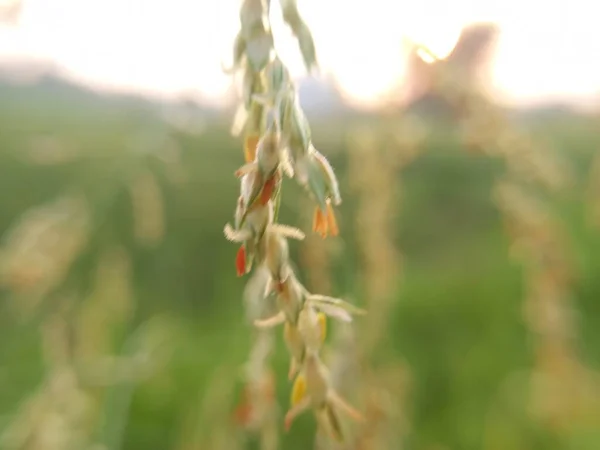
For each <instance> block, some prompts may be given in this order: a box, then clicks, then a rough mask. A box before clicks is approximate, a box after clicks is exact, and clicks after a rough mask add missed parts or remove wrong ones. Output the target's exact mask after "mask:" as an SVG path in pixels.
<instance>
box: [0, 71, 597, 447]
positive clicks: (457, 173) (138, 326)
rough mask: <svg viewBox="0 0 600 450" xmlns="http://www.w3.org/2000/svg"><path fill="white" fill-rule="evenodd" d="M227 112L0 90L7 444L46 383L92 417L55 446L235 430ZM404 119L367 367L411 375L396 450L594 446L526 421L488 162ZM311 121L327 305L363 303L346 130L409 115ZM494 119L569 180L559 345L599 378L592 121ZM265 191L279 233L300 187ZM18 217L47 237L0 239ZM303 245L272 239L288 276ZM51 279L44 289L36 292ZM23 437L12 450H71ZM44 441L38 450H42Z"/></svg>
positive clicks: (440, 123) (511, 297)
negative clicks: (386, 366) (413, 138)
mask: <svg viewBox="0 0 600 450" xmlns="http://www.w3.org/2000/svg"><path fill="white" fill-rule="evenodd" d="M232 114H233V112H232V111H225V112H214V111H207V110H202V109H199V107H197V106H194V105H191V104H185V103H182V104H179V105H174V104H160V105H157V104H154V103H150V102H147V101H145V100H141V99H137V98H133V97H117V96H108V95H99V94H95V93H93V92H91V91H87V90H84V89H80V88H78V87H74V86H71V85H68V84H66V83H63V82H60V81H57V80H54V79H50V78H49V79H43V80H42V81H40V82H39V83H37V84H34V85H26V86H15V85H2V86H0V161H1V162H0V185H1V189H0V196H1V197H0V198H1V201H0V233H1V235H2V236H3V237H4V241H3V247H2V248H3V250H2V251H3V253H2V264H3V265H2V268H3V269H2V270H3V271H2V276H3V279H2V280H3V285H2V290H1V291H0V292H1V296H2V314H1V315H0V321H1V325H0V333H1V337H0V355H1V356H0V380H1V382H0V386H1V388H0V430H1V431H2V432H3V433H4V436H5V439H9V438H7V437H6V436H7V433H8V434H10V433H12V436H16V435H19V433H21V435H23V436H25V435H26V434H27V433H26V431H23V430H25V429H27V425H24V424H26V423H28V422H29V423H30V424H31V423H35V424H40V423H41V421H42V418H41V417H42V415H43V414H42V413H39V414H38V415H35V414H36V413H34V412H32V411H29V412H28V413H27V414H26V417H28V418H29V419H28V420H24V422H23V423H21V425H19V426H16V425H15V421H16V417H17V416H18V414H23V411H24V408H26V405H27V404H28V403H27V402H29V401H30V400H31V399H32V398H34V397H35V396H36V395H38V392H40V389H41V388H40V387H41V386H47V385H49V386H52V387H53V389H54V390H52V389H50V390H49V391H48V392H50V393H51V394H48V395H55V397H51V398H53V399H54V400H51V401H50V403H52V405H53V406H54V407H55V408H58V407H59V405H58V403H59V402H61V401H63V402H65V405H66V406H64V408H65V409H67V410H68V409H73V408H74V406H73V403H67V399H68V398H70V397H69V395H70V394H68V392H67V391H68V386H72V387H73V389H75V387H74V386H80V387H83V388H84V391H85V392H86V394H85V401H84V402H83V404H88V403H89V404H94V405H97V406H99V408H98V410H97V412H95V413H93V414H91V415H90V419H89V420H88V419H84V412H83V411H87V410H85V409H75V410H74V412H73V414H74V415H76V416H77V417H75V418H72V420H74V421H75V422H73V421H71V422H69V421H65V422H64V424H66V425H64V426H63V428H62V430H63V431H62V432H63V433H67V434H68V433H74V432H75V430H76V429H79V428H81V429H85V430H87V431H86V433H87V435H90V436H94V440H95V441H96V442H97V443H100V444H103V445H105V448H108V449H111V450H112V449H118V448H120V449H127V450H138V449H140V450H141V449H144V450H148V449H182V450H183V449H196V448H197V449H204V448H209V446H208V445H207V444H204V445H203V444H202V442H206V441H203V440H202V439H204V438H203V437H202V436H205V435H207V434H210V433H211V432H214V430H215V429H216V428H217V427H218V426H219V425H218V423H220V422H219V421H221V422H223V421H225V422H228V423H229V422H231V421H232V420H233V419H232V414H233V413H232V412H233V410H234V408H235V405H236V404H237V402H238V401H239V397H240V392H241V389H242V383H241V377H240V373H241V366H242V364H243V362H244V361H245V359H246V358H247V355H248V352H249V348H250V342H249V339H248V336H249V334H250V328H249V326H248V325H247V324H246V321H245V319H244V314H245V313H244V309H243V305H242V300H241V299H242V291H243V288H244V283H243V282H242V281H241V280H239V279H237V278H236V276H235V268H234V258H235V251H236V248H235V247H234V246H232V245H231V244H229V243H228V242H227V241H226V240H225V239H224V238H223V232H222V230H223V225H224V224H225V223H226V222H228V221H230V220H231V218H232V214H233V205H234V204H235V203H234V202H235V199H236V197H237V190H238V184H237V182H236V181H235V179H234V177H233V171H234V170H235V169H236V168H237V167H238V166H239V165H240V162H241V161H242V152H241V148H240V143H239V142H238V141H237V140H236V139H234V138H232V137H231V136H230V134H229V125H230V121H231V117H232ZM407 114H408V113H407ZM417 114H418V115H417V116H416V118H414V117H413V119H414V120H418V123H419V125H420V126H425V129H426V137H425V140H424V143H423V149H422V151H421V152H420V154H419V156H417V157H416V158H415V160H414V161H413V162H412V163H410V164H408V165H407V166H406V167H405V168H403V170H402V177H401V178H402V181H401V185H399V186H401V188H400V187H398V192H395V193H394V196H393V198H394V201H395V202H398V205H399V208H398V211H399V212H398V214H397V215H395V216H394V217H393V218H392V220H393V222H392V223H393V224H394V236H393V241H392V242H390V245H392V244H393V245H396V246H397V247H398V248H399V249H400V251H401V253H402V271H401V272H402V273H401V274H400V273H398V276H397V277H396V280H395V281H396V282H397V296H396V298H395V299H394V302H393V310H392V312H391V313H390V314H389V316H388V317H387V320H388V328H387V330H386V335H385V336H384V338H383V340H382V342H381V343H380V344H379V348H378V351H377V358H379V359H381V360H382V361H385V360H398V359H399V360H401V361H403V364H404V365H405V366H406V367H407V368H408V371H409V373H410V388H409V389H408V394H407V399H406V401H405V402H404V404H403V405H402V408H403V409H405V415H406V416H407V418H408V424H409V429H408V432H407V433H406V437H405V442H406V448H411V449H431V450H433V449H439V450H441V449H464V450H470V449H473V450H475V449H482V448H486V449H487V448H489V449H496V448H498V449H500V448H502V449H544V450H552V449H573V450H575V449H577V450H582V449H590V450H591V449H597V448H598V446H600V427H599V426H598V424H600V417H596V419H598V420H597V421H595V425H592V426H585V427H582V428H580V429H575V430H572V431H571V432H570V433H568V434H566V435H565V434H561V435H560V436H558V435H557V434H555V433H553V431H552V430H551V429H550V430H549V429H547V428H544V427H541V426H539V424H537V423H536V422H535V421H534V420H532V419H531V417H530V414H529V404H528V400H527V396H528V394H527V392H528V391H529V389H530V384H529V383H530V380H529V379H528V378H527V376H526V374H527V373H528V371H529V370H530V369H531V367H532V364H533V360H534V356H533V347H532V339H531V335H530V332H529V331H528V329H527V327H526V326H525V324H524V321H523V308H524V307H523V304H524V303H523V299H524V297H525V290H524V286H523V277H522V270H521V268H520V267H519V266H518V265H517V264H515V263H514V262H513V261H512V260H511V259H510V257H509V253H510V240H509V238H508V236H507V235H506V233H505V229H504V226H503V222H502V219H501V215H500V213H499V211H498V210H497V208H496V206H495V205H494V203H493V202H492V185H493V183H494V181H495V180H496V179H498V178H499V177H500V176H501V175H502V174H503V173H504V168H503V164H502V162H501V161H499V160H496V159H494V158H490V157H488V156H485V155H483V154H480V153H470V152H468V151H465V148H464V145H462V144H461V141H460V139H459V136H458V134H457V132H456V128H455V127H454V126H453V125H452V123H451V122H448V121H447V120H444V119H440V118H431V117H428V116H427V115H423V114H420V113H417ZM308 118H309V121H310V122H311V126H312V128H313V134H314V141H315V143H316V145H317V146H318V147H319V149H321V150H322V151H323V153H324V154H326V155H327V156H328V157H329V158H330V160H331V162H332V165H333V166H334V167H335V168H336V170H337V173H338V174H339V178H340V183H341V186H342V194H343V196H344V203H343V204H342V206H341V208H340V217H339V222H340V228H341V237H339V238H337V244H339V247H340V248H339V249H338V250H339V251H337V252H335V253H334V254H333V256H332V258H333V260H332V262H331V264H330V267H331V273H330V276H331V279H332V287H331V290H332V292H331V294H332V295H339V296H346V295H348V296H350V297H351V298H353V299H355V300H356V301H357V303H359V304H364V303H365V300H364V299H361V298H360V295H361V294H360V292H361V289H362V287H361V286H360V282H359V280H360V256H359V249H358V248H357V244H356V242H357V236H356V233H357V228H356V223H355V216H356V210H357V200H356V195H353V194H352V193H350V190H349V185H350V183H351V182H352V180H350V179H349V177H350V172H349V171H348V164H349V162H348V158H349V153H350V151H351V150H350V148H349V147H351V144H352V142H351V136H352V135H351V134H349V131H351V130H355V129H356V127H357V125H362V126H364V127H366V129H367V130H371V131H372V132H373V133H377V130H378V129H382V128H384V127H390V128H392V129H393V128H394V127H395V124H396V123H399V122H400V121H402V120H405V119H406V117H404V116H403V114H402V113H400V112H398V113H391V114H387V115H386V116H385V117H384V118H383V117H379V116H377V115H376V114H373V115H369V116H363V115H358V114H350V113H348V114H345V115H343V116H337V117H336V118H335V119H328V118H322V117H311V114H310V113H309V117H308ZM511 120H513V121H514V124H515V126H519V127H524V128H526V129H528V130H529V131H531V132H532V135H533V136H534V137H535V138H536V139H540V140H542V141H543V142H547V143H551V144H552V149H553V150H555V151H556V153H557V154H558V155H559V156H560V158H562V159H563V160H564V161H565V162H566V163H567V164H568V167H567V166H565V170H567V169H568V170H570V171H572V172H573V174H574V176H573V177H572V179H573V182H572V183H571V184H570V185H569V187H568V189H566V190H565V191H564V192H561V193H560V194H557V195H554V196H552V198H551V209H552V211H553V212H554V213H555V214H556V216H557V217H558V218H559V219H560V221H561V223H562V225H563V226H564V227H565V228H566V230H567V232H568V233H567V234H568V244H569V251H570V257H571V258H572V262H573V265H574V273H575V276H574V281H573V284H572V291H571V295H572V302H573V308H574V310H575V314H576V324H577V331H578V333H579V337H578V339H577V341H576V342H577V344H576V347H575V349H576V351H577V352H578V353H579V355H578V358H579V359H580V360H581V361H583V362H584V364H586V365H587V366H588V367H589V368H591V369H593V370H600V303H599V302H598V299H599V298H600V277H599V276H598V275H599V274H600V229H599V228H598V227H594V226H593V223H592V222H591V221H590V220H588V219H589V217H590V211H591V206H590V203H589V201H588V200H589V198H588V195H587V192H588V189H589V183H590V173H591V172H590V168H591V167H592V162H593V159H594V157H595V155H596V153H597V151H598V148H600V133H598V119H597V118H594V117H591V116H583V115H577V114H575V113H572V112H568V111H551V112H546V113H544V114H542V113H539V112H536V113H535V114H533V113H532V114H530V115H526V114H521V115H515V116H514V117H513V118H512V119H511ZM382 124H385V125H382ZM409 130H410V128H409ZM375 150H376V149H373V151H374V152H375ZM288 186H289V187H288ZM284 190H285V192H284V200H283V205H282V222H283V223H290V224H298V223H302V218H301V217H300V215H301V213H302V209H301V208H298V205H300V204H301V198H302V193H301V192H299V191H298V189H296V187H295V186H293V183H288V184H286V185H285V187H284ZM596 201H598V200H597V199H596ZM40 208H41V209H40ZM61 214H62V215H61ZM25 220H29V222H31V223H39V224H42V223H46V222H48V224H46V226H45V228H44V226H43V225H40V226H39V228H41V229H43V230H46V231H45V232H44V231H40V230H38V231H37V232H36V233H37V234H36V233H34V232H33V231H30V232H29V234H27V233H24V234H23V233H21V234H18V233H17V232H16V231H15V230H18V229H19V227H21V228H23V227H24V225H23V224H24V221H25ZM32 227H33V225H31V226H30V227H29V228H32ZM52 227H54V228H52ZM52 229H54V232H53V233H52V232H50V231H51V230H52ZM48 230H50V231H48ZM61 233H62V235H64V236H62V237H61ZM36 236H37V237H36ZM17 244H18V245H17ZM302 245H303V244H299V245H298V244H292V246H291V247H292V252H294V260H295V261H299V259H298V257H297V253H298V250H299V248H300V247H301V246H302ZM15 249H16V250H15ZM44 252H45V253H44ZM68 252H71V253H70V254H67V253H68ZM26 254H27V255H30V256H23V255H26ZM31 254H33V256H31ZM19 255H20V256H19ZM19 258H22V260H23V261H24V262H21V263H19V261H21V260H19ZM27 258H29V259H27ZM61 264H62V266H61ZM299 266H300V267H299V270H300V273H301V274H302V277H303V278H304V279H307V276H306V274H305V270H306V267H303V266H302V265H301V264H299ZM61 267H62V268H61ZM52 271H56V274H55V275H54V276H55V279H49V280H47V279H46V278H44V277H51V275H49V274H48V273H49V272H52ZM52 273H54V272H52ZM53 280H54V281H53ZM44 283H46V284H45V286H46V288H43V289H42V288H41V287H40V285H44ZM308 287H309V288H310V285H309V286H308ZM57 314H58V316H57V317H59V318H61V320H62V322H61V323H62V328H60V329H61V330H62V331H60V332H57V333H58V334H60V336H62V338H61V339H62V340H61V339H59V341H60V342H62V345H63V347H64V348H63V349H62V350H57V349H56V348H55V349H54V350H53V349H50V350H48V349H47V348H46V347H48V346H50V347H52V345H53V344H52V342H53V341H52V339H53V338H52V336H55V334H56V333H54V334H53V332H52V331H50V332H47V330H48V327H50V328H52V323H53V322H52V318H53V317H55V316H56V315H57ZM332 327H333V328H335V324H332ZM61 333H62V334H61ZM57 339H58V338H57ZM358 339H360V335H358ZM277 345H278V349H277V351H276V352H275V356H274V367H275V369H276V371H277V379H278V380H282V381H280V382H278V384H277V392H278V398H279V401H280V403H281V404H282V405H286V404H287V396H288V391H289V386H287V383H285V382H284V381H283V380H285V373H286V370H287V360H286V353H285V351H283V349H282V343H281V342H278V344H277ZM57 346H58V347H60V345H59V344H57ZM57 354H59V356H57ZM48 355H54V356H48ZM60 355H62V356H60ZM119 357H121V359H119ZM48 360H52V361H59V362H60V361H62V363H64V364H63V365H68V366H69V367H71V368H72V370H73V371H74V372H73V373H75V374H77V377H76V379H77V380H79V381H77V382H74V381H73V379H70V378H60V379H59V380H60V381H59V382H56V383H52V382H48V381H47V380H48V376H49V373H50V372H51V369H52V367H53V365H52V364H48ZM65 361H71V363H69V364H66V363H65ZM58 365H59V366H60V364H58ZM61 367H62V366H61ZM60 373H62V372H60ZM65 380H71V381H70V383H71V384H69V382H67V381H65ZM227 383H230V384H231V387H227V386H226V385H227ZM228 389H229V390H228ZM219 390H224V391H225V394H223V395H217V394H218V392H220V391H219ZM69 392H70V391H69ZM211 395H212V397H211ZM86 402H87V403H86ZM77 404H79V403H77ZM61 407H62V406H61ZM56 414H58V413H56ZM60 414H62V416H61V417H63V418H64V416H65V414H66V413H65V411H61V412H60ZM66 415H68V414H66ZM64 420H66V419H64ZM50 423H51V424H53V425H48V427H49V428H48V430H50V431H47V433H48V434H50V435H53V436H54V435H56V434H59V429H61V428H60V427H59V426H58V425H57V422H56V421H54V422H50ZM15 427H16V428H15ZM19 427H20V428H19ZM78 427H79V428H78ZM232 429H233V430H236V428H235V426H234V427H233V428H232ZM15 430H21V431H20V432H18V431H15ZM310 430H314V423H313V421H312V418H310V417H302V418H301V419H299V421H298V425H297V426H295V427H294V428H293V429H292V430H291V432H290V433H288V434H285V435H284V436H283V443H282V447H281V448H285V449H289V450H294V449H298V450H299V449H305V448H310V445H311V443H312V441H313V438H312V436H313V433H314V432H313V431H310ZM11 439H13V441H10V439H9V440H8V441H7V440H5V441H3V442H4V445H5V447H6V448H11V447H10V446H9V444H7V442H9V441H10V442H16V440H18V439H17V438H14V437H13V438H11ZM15 439H16V440H15ZM23 439H24V440H23V442H25V444H22V445H21V447H19V448H44V450H46V449H47V448H71V447H67V446H66V444H55V445H56V446H55V447H51V446H50V444H48V445H47V446H46V447H42V446H41V445H40V446H38V447H35V444H31V442H33V441H32V440H31V439H32V438H29V439H30V441H29V442H30V443H29V444H27V443H26V442H27V439H25V438H23ZM40 439H41V438H40ZM45 439H50V438H45ZM53 439H55V440H54V441H52V440H51V439H50V440H49V441H48V442H50V441H52V442H61V441H60V440H57V439H58V437H56V436H54V438H53ZM40 442H41V441H40ZM63 442H64V441H63ZM11 445H12V444H11ZM28 445H29V446H28ZM253 445H256V444H255V443H254V444H253V443H252V442H251V443H250V444H249V446H248V447H247V448H257V447H253ZM72 448H84V447H83V446H81V447H77V444H73V447H72ZM85 448H88V447H85ZM90 448H91V447H90ZM94 448H102V447H94ZM215 448H216V447H215ZM224 448H227V447H224Z"/></svg>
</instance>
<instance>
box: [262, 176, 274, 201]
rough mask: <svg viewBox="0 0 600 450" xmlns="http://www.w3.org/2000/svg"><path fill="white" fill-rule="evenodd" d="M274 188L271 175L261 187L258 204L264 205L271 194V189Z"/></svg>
mask: <svg viewBox="0 0 600 450" xmlns="http://www.w3.org/2000/svg"><path fill="white" fill-rule="evenodd" d="M274 188H275V177H274V176H273V177H271V178H269V179H268V180H267V181H266V183H265V185H264V186H263V189H262V191H261V193H260V200H259V202H260V204H261V205H262V206H264V205H266V204H267V203H268V202H269V200H271V196H272V195H273V190H274Z"/></svg>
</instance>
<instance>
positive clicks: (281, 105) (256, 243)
mask: <svg viewBox="0 0 600 450" xmlns="http://www.w3.org/2000/svg"><path fill="white" fill-rule="evenodd" d="M280 4H281V10H282V12H283V20H284V21H285V22H286V24H287V25H289V27H290V28H291V30H292V32H293V33H294V35H295V36H296V37H297V39H298V42H299V46H300V50H301V52H302V56H303V58H304V62H305V64H306V67H307V69H308V70H309V71H310V70H311V69H312V68H314V67H316V56H315V49H314V43H313V40H312V37H311V34H310V31H309V30H308V27H307V26H306V24H305V23H304V22H303V20H302V19H301V17H300V14H299V13H298V9H297V7H296V3H295V1H294V0H280ZM269 12H270V1H269V0H244V1H243V3H242V6H241V10H240V23H241V27H240V31H239V33H238V34H237V36H236V39H235V45H234V64H233V67H232V69H231V71H232V73H234V74H241V75H242V78H243V86H242V93H243V95H242V97H243V101H242V103H241V105H240V106H239V108H238V111H237V113H236V117H235V120H234V125H233V129H232V132H233V133H234V135H240V134H241V135H242V136H243V142H244V157H245V164H244V165H243V166H242V167H240V168H239V169H238V170H237V171H236V172H235V175H236V176H237V177H238V178H239V179H240V184H241V189H240V195H239V198H238V200H237V206H236V210H235V215H234V223H233V225H231V224H227V225H226V226H225V229H224V233H225V236H226V237H227V239H228V240H230V241H231V242H234V243H237V244H239V249H238V251H237V256H236V258H235V268H236V271H237V275H238V276H244V275H246V274H249V273H250V272H251V271H252V268H253V267H255V271H254V272H256V273H260V274H267V275H266V277H265V283H263V284H264V286H261V289H259V290H258V291H257V290H256V289H255V290H254V291H256V296H258V297H260V298H258V299H257V300H258V301H264V302H269V301H274V304H275V305H276V306H277V310H278V312H277V313H275V314H274V315H272V316H271V317H266V318H261V319H258V320H256V321H255V322H254V325H255V326H256V327H258V328H260V329H266V328H271V327H276V326H278V325H282V327H283V336H284V340H285V344H286V346H287V349H288V351H289V354H290V359H291V362H290V367H289V374H288V375H289V379H290V381H291V380H294V384H293V388H292V395H291V406H290V409H289V411H288V412H287V414H286V417H285V426H286V429H287V428H289V427H290V426H291V424H292V421H293V420H294V418H295V417H296V416H297V415H298V414H300V413H302V412H303V411H305V410H308V409H312V410H313V411H314V413H315V416H316V418H317V421H318V424H319V426H320V427H321V428H322V429H323V430H324V431H326V432H327V433H328V434H329V435H330V436H331V437H333V438H335V439H336V440H341V439H342V429H341V427H340V421H339V418H338V412H339V411H340V410H341V411H344V412H345V413H347V414H348V415H349V416H350V417H351V418H354V419H356V420H360V419H361V415H360V414H359V413H358V412H357V411H356V410H355V409H354V408H352V407H351V406H349V405H348V404H347V403H346V402H345V401H344V400H343V399H342V398H340V397H339V396H338V395H337V394H336V392H335V391H334V389H333V388H332V386H331V384H330V381H329V376H328V371H327V369H326V367H325V365H324V363H323V362H322V361H321V359H320V357H319V350H320V348H321V346H322V344H323V342H324V339H325V336H326V316H330V317H334V318H336V319H339V320H342V321H346V322H349V321H351V320H352V315H353V314H363V313H364V311H363V310H361V309H358V308H356V307H354V306H352V305H351V304H349V303H347V302H345V301H343V300H341V299H337V298H332V297H327V296H323V295H316V294H312V293H310V292H309V291H308V290H307V289H306V288H305V287H304V286H303V285H302V283H301V282H300V281H299V279H298V278H297V276H296V274H295V273H294V271H293V269H292V266H291V263H290V259H289V248H288V239H295V240H302V239H304V233H303V232H302V231H301V230H299V229H297V228H294V227H291V226H288V225H283V224H280V223H278V222H277V216H278V209H279V203H280V199H281V186H282V182H283V179H284V178H285V177H288V178H290V179H294V180H295V181H296V182H297V183H299V185H300V186H301V187H302V188H304V190H305V191H306V192H307V194H308V195H309V196H310V198H312V199H313V200H314V202H315V212H314V216H313V231H315V232H317V233H319V234H320V235H321V236H322V237H323V238H325V237H327V236H336V235H337V234H338V225H337V222H336V218H335V213H334V206H337V205H339V204H340V203H341V197H340V193H339V188H338V182H337V179H336V176H335V174H334V172H333V169H332V168H331V165H330V164H329V162H328V161H327V159H326V158H325V156H323V155H322V154H321V153H320V152H319V151H318V150H317V149H316V148H315V147H314V145H313V143H312V140H311V133H310V128H309V124H308V121H307V119H306V116H305V114H304V112H303V110H302V108H301V106H300V103H299V99H298V95H297V92H296V89H295V86H294V83H293V82H292V80H291V77H290V74H289V72H288V70H287V68H286V67H285V65H284V64H283V63H282V61H281V60H280V58H279V57H278V55H277V53H276V51H275V49H274V47H273V34H272V30H271V26H270V20H269ZM257 276H258V275H257Z"/></svg>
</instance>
